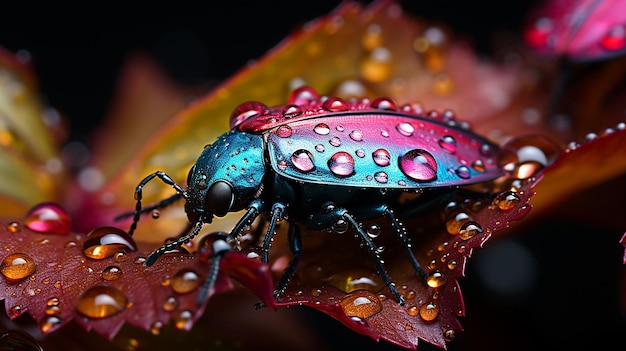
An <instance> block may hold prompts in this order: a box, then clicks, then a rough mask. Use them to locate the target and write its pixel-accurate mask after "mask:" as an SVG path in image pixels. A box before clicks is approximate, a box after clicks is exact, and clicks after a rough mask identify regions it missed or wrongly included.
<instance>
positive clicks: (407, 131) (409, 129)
mask: <svg viewBox="0 0 626 351" xmlns="http://www.w3.org/2000/svg"><path fill="white" fill-rule="evenodd" d="M396 130H397V131H398V133H400V134H402V135H404V136H411V135H413V133H415V127H413V125H412V124H411V123H408V122H402V123H398V124H396Z"/></svg>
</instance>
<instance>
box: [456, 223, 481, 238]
mask: <svg viewBox="0 0 626 351" xmlns="http://www.w3.org/2000/svg"><path fill="white" fill-rule="evenodd" d="M482 232H483V228H482V227H481V226H480V224H478V223H476V222H474V221H469V222H466V223H464V224H463V225H462V226H461V229H460V230H459V237H460V238H461V239H462V240H469V239H471V238H473V237H475V236H476V235H478V234H480V233H482Z"/></svg>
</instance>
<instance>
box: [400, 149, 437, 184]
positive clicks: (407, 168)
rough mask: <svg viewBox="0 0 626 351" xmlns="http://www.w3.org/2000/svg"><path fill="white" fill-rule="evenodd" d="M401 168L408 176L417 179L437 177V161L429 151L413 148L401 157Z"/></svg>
mask: <svg viewBox="0 0 626 351" xmlns="http://www.w3.org/2000/svg"><path fill="white" fill-rule="evenodd" d="M399 162H400V170H401V171H402V173H404V174H405V175H406V176H407V177H409V178H411V179H414V180H417V181H429V180H434V179H436V178H437V168H438V167H437V161H436V160H435V158H434V157H433V155H431V154H430V153H429V152H428V151H426V150H422V149H413V150H410V151H409V152H407V153H406V154H404V155H402V157H400V161H399Z"/></svg>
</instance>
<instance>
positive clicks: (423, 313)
mask: <svg viewBox="0 0 626 351" xmlns="http://www.w3.org/2000/svg"><path fill="white" fill-rule="evenodd" d="M437 316H439V307H437V305H435V304H434V303H432V302H428V303H425V304H423V305H421V306H420V317H422V319H423V320H424V321H426V322H432V321H433V320H435V318H437Z"/></svg>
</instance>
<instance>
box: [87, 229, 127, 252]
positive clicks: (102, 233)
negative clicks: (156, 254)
mask: <svg viewBox="0 0 626 351" xmlns="http://www.w3.org/2000/svg"><path fill="white" fill-rule="evenodd" d="M121 250H126V251H135V250H137V244H135V241H134V240H133V238H132V237H131V236H130V235H128V233H126V232H125V231H123V230H121V229H119V228H116V227H100V228H96V229H94V230H92V231H90V232H89V233H88V234H87V238H86V240H85V242H84V243H83V253H84V254H85V256H87V257H89V258H93V259H97V260H101V259H104V258H107V257H110V256H113V255H115V254H116V253H117V252H119V251H121Z"/></svg>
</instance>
